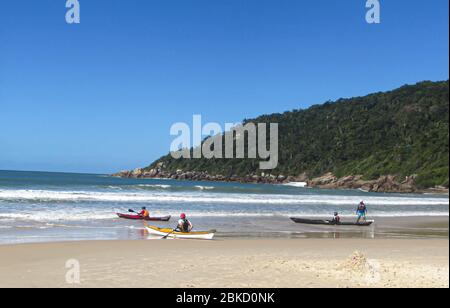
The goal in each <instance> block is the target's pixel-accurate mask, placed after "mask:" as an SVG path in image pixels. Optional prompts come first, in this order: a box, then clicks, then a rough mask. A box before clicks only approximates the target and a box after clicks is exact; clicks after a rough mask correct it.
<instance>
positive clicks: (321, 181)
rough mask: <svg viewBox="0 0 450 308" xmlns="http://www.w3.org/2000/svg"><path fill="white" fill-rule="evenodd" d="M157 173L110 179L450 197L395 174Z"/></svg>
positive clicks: (139, 172) (118, 175)
mask: <svg viewBox="0 0 450 308" xmlns="http://www.w3.org/2000/svg"><path fill="white" fill-rule="evenodd" d="M155 172H156V171H154V170H153V169H152V170H150V171H145V169H135V170H133V171H128V170H125V171H120V172H118V173H114V174H111V175H109V176H110V177H115V178H122V179H144V180H145V179H148V180H174V181H180V182H186V181H192V182H199V183H205V182H211V183H239V184H256V185H257V184H261V185H289V184H296V183H302V184H305V185H302V187H301V188H310V189H311V188H313V189H327V190H337V191H345V190H359V191H363V192H367V193H398V194H420V195H427V194H429V195H436V196H449V195H450V190H449V188H446V187H432V188H431V187H430V188H426V189H419V188H417V187H415V186H414V178H413V177H412V178H410V179H407V180H405V181H404V182H397V181H396V177H395V176H392V175H386V176H381V177H380V178H379V179H378V180H366V181H363V180H362V177H361V176H345V177H342V178H337V177H335V176H334V175H333V174H331V173H328V174H325V175H324V176H321V177H317V178H313V179H308V178H304V177H302V178H300V179H298V178H296V177H293V176H282V175H281V176H278V177H274V178H272V177H262V176H247V177H238V176H234V177H224V176H222V175H209V174H208V173H207V172H186V173H183V172H181V173H180V172H168V173H166V172H165V171H158V172H157V173H156V175H154V174H155Z"/></svg>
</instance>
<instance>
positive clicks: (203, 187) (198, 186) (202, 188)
mask: <svg viewBox="0 0 450 308" xmlns="http://www.w3.org/2000/svg"><path fill="white" fill-rule="evenodd" d="M195 188H197V189H200V190H213V189H215V187H214V186H200V185H197V186H195Z"/></svg>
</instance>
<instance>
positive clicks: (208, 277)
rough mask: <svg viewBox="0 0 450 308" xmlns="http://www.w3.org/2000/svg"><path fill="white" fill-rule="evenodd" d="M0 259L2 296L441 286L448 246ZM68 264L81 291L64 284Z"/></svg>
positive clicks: (245, 246)
mask: <svg viewBox="0 0 450 308" xmlns="http://www.w3.org/2000/svg"><path fill="white" fill-rule="evenodd" d="M106 252H107V253H106ZM180 252H183V253H180ZM0 255H2V260H3V262H2V264H0V276H1V277H2V279H1V280H0V287H8V288H10V287H63V288H72V287H81V288H82V287H98V288H100V287H144V288H155V287H162V288H168V287H176V288H200V287H207V288H219V287H222V288H267V287H269V288H283V287H287V288H293V287H331V288H336V287H402V288H408V287H411V288H412V287H440V288H448V285H449V270H448V268H449V264H448V258H449V242H448V239H383V240H377V239H374V240H364V239H337V240H330V239H303V240H299V239H296V240H295V239H293V240H267V239H252V240H248V239H233V240H216V241H207V242H205V241H183V240H164V241H162V240H159V241H92V242H59V243H47V244H20V245H8V246H0ZM186 256H190V257H189V258H186ZM68 260H76V261H78V262H79V265H80V274H81V276H80V278H81V284H75V285H73V284H67V282H66V280H65V279H66V274H67V269H66V267H65V265H66V262H67V261H68ZM183 277H189V279H184V278H183Z"/></svg>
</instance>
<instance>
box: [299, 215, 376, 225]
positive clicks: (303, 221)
mask: <svg viewBox="0 0 450 308" xmlns="http://www.w3.org/2000/svg"><path fill="white" fill-rule="evenodd" d="M291 220H292V221H293V222H295V223H298V224H307V225H324V226H357V227H368V226H370V225H372V224H373V223H374V222H375V221H374V220H367V221H364V222H360V223H356V222H340V223H334V222H332V221H330V220H323V219H305V218H297V217H292V218H291Z"/></svg>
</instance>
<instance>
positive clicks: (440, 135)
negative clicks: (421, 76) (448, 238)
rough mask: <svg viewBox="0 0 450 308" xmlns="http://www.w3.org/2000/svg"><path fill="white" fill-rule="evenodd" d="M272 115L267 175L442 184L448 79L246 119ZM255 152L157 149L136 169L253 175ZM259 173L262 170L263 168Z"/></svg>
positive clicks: (445, 169)
mask: <svg viewBox="0 0 450 308" xmlns="http://www.w3.org/2000/svg"><path fill="white" fill-rule="evenodd" d="M247 122H255V123H261V122H264V123H279V149H280V153H279V154H280V157H279V165H278V168H277V169H275V170H273V171H272V172H271V173H272V175H275V176H278V175H283V176H286V177H288V176H292V177H295V178H300V175H302V176H301V178H309V179H312V178H313V177H317V176H321V175H324V174H326V173H330V172H331V173H332V174H333V175H334V176H335V177H337V178H340V177H344V176H348V175H362V176H363V178H362V179H361V180H374V179H378V178H380V176H383V175H394V176H396V177H397V178H399V179H404V178H405V177H406V176H411V175H415V178H416V179H415V182H416V183H415V185H417V187H422V188H428V187H434V186H445V187H447V188H448V178H449V83H448V81H444V82H428V81H426V82H421V83H418V84H416V85H408V86H403V87H401V88H399V89H396V90H394V91H390V92H383V93H375V94H371V95H368V96H365V97H356V98H351V99H340V100H338V101H336V102H327V103H325V104H323V105H317V106H312V107H311V108H309V109H306V110H294V111H290V112H285V113H283V114H271V115H264V116H261V117H259V118H257V119H253V120H246V121H245V123H247ZM258 161H259V160H248V159H244V160H242V159H241V160H238V159H232V160H229V159H220V160H207V159H200V160H198V159H192V160H184V159H180V160H175V159H173V158H172V157H171V156H170V155H168V156H165V157H162V158H161V159H159V160H158V161H156V162H154V163H153V164H152V165H151V166H149V167H147V168H145V169H143V170H144V171H147V172H148V171H150V170H153V172H155V171H154V170H155V168H159V167H162V169H163V170H159V171H161V172H163V174H165V175H168V174H170V173H174V172H176V171H177V170H183V172H194V173H195V172H201V173H205V172H208V174H209V175H222V176H224V177H226V178H228V177H230V176H238V177H246V176H247V177H248V176H249V175H250V176H253V175H259V176H260V175H261V174H262V171H260V170H258V167H259V164H258V163H257V162H258ZM266 173H267V171H266Z"/></svg>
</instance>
